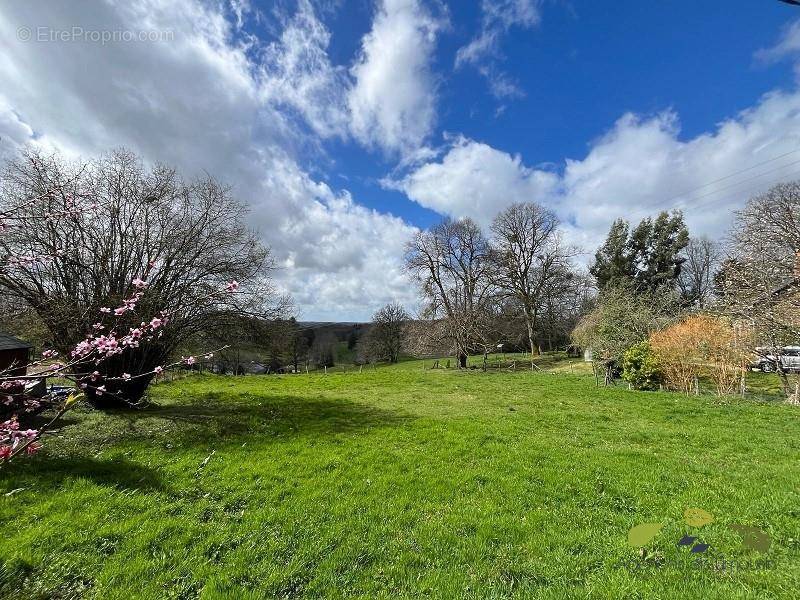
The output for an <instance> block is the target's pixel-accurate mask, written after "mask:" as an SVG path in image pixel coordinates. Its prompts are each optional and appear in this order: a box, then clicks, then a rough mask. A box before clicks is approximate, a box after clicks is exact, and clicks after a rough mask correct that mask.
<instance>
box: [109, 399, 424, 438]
mask: <svg viewBox="0 0 800 600" xmlns="http://www.w3.org/2000/svg"><path fill="white" fill-rule="evenodd" d="M119 416H120V417H122V418H123V419H124V420H125V421H127V427H126V430H127V434H128V435H125V436H121V437H120V438H119V439H125V438H128V439H133V438H139V439H141V437H142V435H147V431H148V430H150V429H162V430H163V425H164V423H163V421H168V422H169V423H170V424H171V426H170V427H169V430H170V437H171V439H173V440H175V441H176V442H178V443H182V444H189V445H191V444H194V443H196V444H202V445H203V446H207V445H208V444H209V442H211V441H225V440H226V439H229V440H231V441H241V440H242V438H243V437H245V438H252V437H254V436H259V437H261V438H262V439H274V438H278V439H280V438H283V439H285V438H289V437H298V436H300V437H303V436H325V435H335V434H342V433H352V432H356V431H365V430H369V429H371V428H383V427H393V426H399V425H401V424H403V423H406V422H408V421H409V420H410V419H411V418H412V417H411V416H410V415H407V414H404V413H401V412H397V411H390V410H385V409H382V408H377V407H375V406H372V405H368V404H361V403H358V402H352V401H350V400H344V399H339V398H333V399H332V398H317V399H313V398H303V397H296V396H279V397H275V396H268V397H258V396H255V397H252V396H251V397H237V396H231V395H230V394H229V393H218V392H210V393H205V394H203V395H202V396H201V397H199V398H195V399H194V400H192V401H190V402H185V403H184V402H181V403H177V404H163V405H155V404H154V405H151V406H150V407H148V408H146V409H144V410H141V411H137V412H135V413H130V412H128V413H125V414H124V415H123V414H119ZM159 422H160V423H159Z"/></svg>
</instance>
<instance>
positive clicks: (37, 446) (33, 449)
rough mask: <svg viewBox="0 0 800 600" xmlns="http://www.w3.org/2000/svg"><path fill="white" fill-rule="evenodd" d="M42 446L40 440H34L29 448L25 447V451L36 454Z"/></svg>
mask: <svg viewBox="0 0 800 600" xmlns="http://www.w3.org/2000/svg"><path fill="white" fill-rule="evenodd" d="M41 448H42V445H41V444H39V443H38V442H33V443H31V444H29V445H28V447H27V448H25V452H27V453H28V454H36V453H37V452H38V451H39V450H40V449H41Z"/></svg>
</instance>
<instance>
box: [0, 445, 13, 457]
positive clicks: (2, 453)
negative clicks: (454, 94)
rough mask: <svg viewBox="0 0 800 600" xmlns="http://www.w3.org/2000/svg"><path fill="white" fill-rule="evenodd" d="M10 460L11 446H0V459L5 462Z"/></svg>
mask: <svg viewBox="0 0 800 600" xmlns="http://www.w3.org/2000/svg"><path fill="white" fill-rule="evenodd" d="M9 458H11V446H0V459H1V460H7V459H9Z"/></svg>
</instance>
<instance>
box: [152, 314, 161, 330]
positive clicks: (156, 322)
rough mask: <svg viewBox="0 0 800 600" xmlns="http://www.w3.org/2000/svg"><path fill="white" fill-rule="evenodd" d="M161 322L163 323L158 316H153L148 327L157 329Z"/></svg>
mask: <svg viewBox="0 0 800 600" xmlns="http://www.w3.org/2000/svg"><path fill="white" fill-rule="evenodd" d="M162 323H164V321H162V320H161V319H159V318H158V317H153V320H152V321H150V327H151V328H152V329H158V328H159V327H161V325H162Z"/></svg>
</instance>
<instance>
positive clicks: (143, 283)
mask: <svg viewBox="0 0 800 600" xmlns="http://www.w3.org/2000/svg"><path fill="white" fill-rule="evenodd" d="M131 283H132V284H133V286H134V287H135V288H136V289H137V290H141V289H144V288H146V287H147V282H146V281H144V280H143V279H140V278H139V277H137V278H136V279H134V280H133V281H131Z"/></svg>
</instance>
